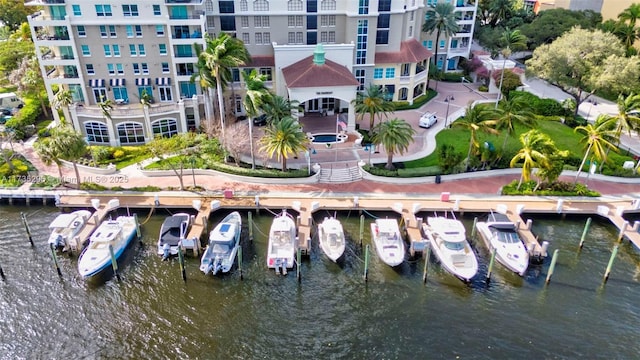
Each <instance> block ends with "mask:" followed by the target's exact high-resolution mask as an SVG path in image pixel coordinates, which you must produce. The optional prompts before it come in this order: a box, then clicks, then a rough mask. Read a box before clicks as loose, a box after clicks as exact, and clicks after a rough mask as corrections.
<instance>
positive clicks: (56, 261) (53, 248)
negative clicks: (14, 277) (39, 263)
mask: <svg viewBox="0 0 640 360" xmlns="http://www.w3.org/2000/svg"><path fill="white" fill-rule="evenodd" d="M49 249H51V258H52V259H53V265H54V266H55V267H56V272H57V273H58V276H62V271H60V265H59V264H58V255H57V254H56V247H55V245H53V244H49ZM3 278H4V276H3Z"/></svg>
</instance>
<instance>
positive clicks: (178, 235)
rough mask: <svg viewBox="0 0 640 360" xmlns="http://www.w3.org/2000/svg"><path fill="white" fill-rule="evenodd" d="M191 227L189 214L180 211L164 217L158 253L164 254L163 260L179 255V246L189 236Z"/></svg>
mask: <svg viewBox="0 0 640 360" xmlns="http://www.w3.org/2000/svg"><path fill="white" fill-rule="evenodd" d="M190 228H191V215H189V214H185V213H178V214H174V215H172V216H169V217H167V218H166V219H164V221H163V222H162V226H161V227H160V236H159V237H158V255H160V256H162V260H167V259H168V258H169V257H171V256H176V255H178V246H180V242H181V241H182V240H184V239H185V238H186V237H187V234H188V233H189V229H190Z"/></svg>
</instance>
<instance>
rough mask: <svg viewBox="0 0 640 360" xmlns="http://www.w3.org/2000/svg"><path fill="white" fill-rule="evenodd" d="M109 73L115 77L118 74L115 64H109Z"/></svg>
mask: <svg viewBox="0 0 640 360" xmlns="http://www.w3.org/2000/svg"><path fill="white" fill-rule="evenodd" d="M107 71H108V72H109V75H112V76H113V75H115V74H116V68H115V66H113V64H107Z"/></svg>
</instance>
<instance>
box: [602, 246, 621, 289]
mask: <svg viewBox="0 0 640 360" xmlns="http://www.w3.org/2000/svg"><path fill="white" fill-rule="evenodd" d="M618 246H619V245H618V244H616V245H614V246H613V251H611V257H610V258H609V263H608V264H607V270H606V271H605V273H604V282H605V283H606V282H607V280H609V274H611V268H612V267H613V260H615V259H616V255H618Z"/></svg>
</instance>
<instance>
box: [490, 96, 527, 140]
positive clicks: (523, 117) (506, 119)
mask: <svg viewBox="0 0 640 360" xmlns="http://www.w3.org/2000/svg"><path fill="white" fill-rule="evenodd" d="M496 121H497V124H496V129H498V130H504V132H505V136H504V141H503V142H502V151H503V153H504V152H505V151H506V146H507V139H508V138H509V137H511V136H513V134H514V133H515V125H516V124H520V125H523V126H526V127H532V126H533V125H534V124H535V114H534V113H533V110H532V109H531V107H530V106H529V103H528V102H527V100H526V99H525V98H524V97H523V96H514V97H512V98H511V99H502V101H500V103H499V104H498V109H497V117H496Z"/></svg>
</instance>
